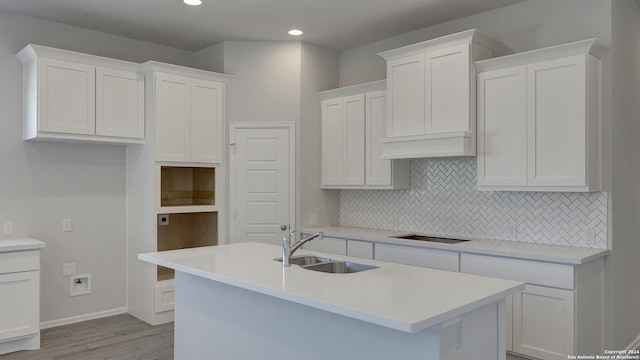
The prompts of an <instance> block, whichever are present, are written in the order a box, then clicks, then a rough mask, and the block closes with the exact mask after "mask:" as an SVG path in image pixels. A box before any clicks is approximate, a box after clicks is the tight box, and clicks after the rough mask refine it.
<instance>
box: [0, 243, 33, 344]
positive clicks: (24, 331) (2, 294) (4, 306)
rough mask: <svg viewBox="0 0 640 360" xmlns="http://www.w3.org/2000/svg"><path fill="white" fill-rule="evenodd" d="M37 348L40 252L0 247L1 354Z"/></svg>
mask: <svg viewBox="0 0 640 360" xmlns="http://www.w3.org/2000/svg"><path fill="white" fill-rule="evenodd" d="M39 348H40V251H39V250H28V251H11V252H2V249H0V355H1V354H6V353H9V352H14V351H19V350H34V349H39Z"/></svg>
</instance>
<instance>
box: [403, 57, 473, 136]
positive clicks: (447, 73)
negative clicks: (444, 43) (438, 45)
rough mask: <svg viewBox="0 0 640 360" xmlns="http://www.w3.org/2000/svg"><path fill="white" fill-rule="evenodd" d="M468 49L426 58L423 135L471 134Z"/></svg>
mask: <svg viewBox="0 0 640 360" xmlns="http://www.w3.org/2000/svg"><path fill="white" fill-rule="evenodd" d="M469 46H470V45H469V44H461V45H456V46H452V47H448V48H445V49H440V50H435V51H430V52H428V53H427V54H426V59H425V84H426V86H425V93H424V94H425V101H424V103H425V107H426V111H425V118H424V119H425V133H426V134H441V133H447V132H453V131H471V130H472V129H471V123H470V118H471V117H470V116H471V104H470V94H471V92H470V80H469V79H470V71H471V66H472V65H470V63H471V58H470V54H469ZM414 135H418V134H414Z"/></svg>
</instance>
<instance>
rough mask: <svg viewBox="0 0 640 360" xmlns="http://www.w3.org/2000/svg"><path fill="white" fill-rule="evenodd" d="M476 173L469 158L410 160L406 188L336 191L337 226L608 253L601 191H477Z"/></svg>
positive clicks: (473, 164) (471, 159)
mask: <svg viewBox="0 0 640 360" xmlns="http://www.w3.org/2000/svg"><path fill="white" fill-rule="evenodd" d="M476 173H477V172H476V159H475V158H470V157H469V158H466V157H459V158H438V159H415V160H412V161H411V189H410V190H395V191H390V190H341V192H340V225H342V226H356V227H366V228H373V229H388V230H400V231H409V232H417V233H425V234H432V235H442V236H463V237H469V238H488V239H504V240H516V241H522V242H532V243H544V244H555V245H569V246H583V247H592V248H600V249H606V248H607V196H608V195H607V193H606V192H602V193H553V192H546V193H542V192H501V191H478V190H476ZM514 225H515V236H513V235H514V234H513V230H514V229H513V228H514ZM590 232H592V234H593V237H592V238H594V241H593V242H591V243H590V242H589V241H588V240H587V239H589V237H590V236H591V235H589V233H590Z"/></svg>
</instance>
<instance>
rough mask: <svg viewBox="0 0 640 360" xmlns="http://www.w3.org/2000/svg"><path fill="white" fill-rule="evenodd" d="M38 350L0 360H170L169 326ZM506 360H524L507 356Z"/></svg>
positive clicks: (80, 329)
mask: <svg viewBox="0 0 640 360" xmlns="http://www.w3.org/2000/svg"><path fill="white" fill-rule="evenodd" d="M40 337H41V340H40V345H41V349H40V350H31V351H19V352H15V353H11V354H5V355H0V359H2V360H106V359H109V360H173V323H168V324H164V325H158V326H151V325H149V324H147V323H145V322H144V321H141V320H138V319H136V318H134V317H133V316H131V315H128V314H124V315H118V316H111V317H107V318H102V319H97V320H90V321H85V322H81V323H77V324H71V325H65V326H60V327H56V328H51V329H45V330H42V332H41V335H40ZM507 360H526V359H524V358H520V357H517V356H515V355H511V354H509V355H507Z"/></svg>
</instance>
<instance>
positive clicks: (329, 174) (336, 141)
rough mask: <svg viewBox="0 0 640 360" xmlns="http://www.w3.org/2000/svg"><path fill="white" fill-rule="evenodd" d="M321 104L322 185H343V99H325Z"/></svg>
mask: <svg viewBox="0 0 640 360" xmlns="http://www.w3.org/2000/svg"><path fill="white" fill-rule="evenodd" d="M321 106H322V107H321V142H322V144H321V149H322V150H321V158H322V159H321V161H322V162H321V172H322V185H342V170H343V169H342V152H343V151H342V147H343V140H342V137H343V135H342V134H343V127H342V100H341V99H331V100H324V101H322V105H321Z"/></svg>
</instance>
